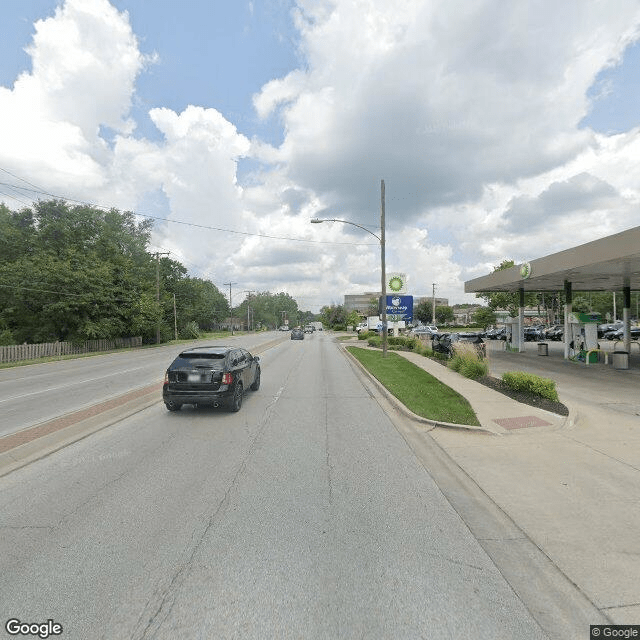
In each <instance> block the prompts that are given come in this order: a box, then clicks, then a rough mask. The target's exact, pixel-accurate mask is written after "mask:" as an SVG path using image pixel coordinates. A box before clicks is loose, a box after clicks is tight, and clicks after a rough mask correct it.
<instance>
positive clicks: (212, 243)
mask: <svg viewBox="0 0 640 640" xmlns="http://www.w3.org/2000/svg"><path fill="white" fill-rule="evenodd" d="M0 16H1V21H0V24H1V27H0V201H3V202H4V203H5V204H6V205H7V206H8V207H9V208H11V209H13V210H18V209H20V208H22V207H24V206H27V205H28V204H29V203H30V202H31V201H32V200H33V199H38V198H44V199H46V198H48V197H49V195H48V194H53V195H55V196H57V197H63V198H67V199H69V200H70V201H71V202H87V203H91V204H94V205H97V206H105V207H109V208H111V207H116V208H118V209H121V210H131V211H134V212H136V213H137V214H138V215H140V216H144V217H152V218H154V219H155V226H154V231H153V236H152V245H151V250H153V251H156V250H157V251H166V252H170V253H171V256H172V257H173V258H174V259H176V260H179V261H180V262H181V263H182V264H184V265H185V266H186V267H187V268H188V269H189V273H190V275H192V276H197V277H202V278H206V279H209V280H211V281H212V282H214V283H215V284H216V285H217V286H218V287H219V288H220V289H221V290H222V291H226V290H227V288H226V287H224V283H228V282H233V283H236V284H234V285H233V287H234V293H233V302H234V304H236V303H238V302H240V301H241V300H242V299H243V297H244V296H245V295H246V292H247V291H254V292H256V291H271V292H272V293H276V292H280V291H286V292H287V293H289V294H291V295H292V296H293V297H295V298H296V299H297V300H298V304H299V307H300V308H301V309H303V310H311V311H313V312H317V311H319V310H320V308H321V307H322V306H324V305H328V304H341V303H342V302H343V300H344V298H343V296H344V294H357V293H364V292H368V291H376V290H379V287H380V246H379V241H378V238H377V237H375V236H379V235H380V210H381V183H382V181H384V185H385V217H386V224H385V236H386V265H387V272H389V273H392V272H398V273H404V274H406V282H407V288H408V293H410V294H413V295H415V296H422V295H431V293H432V290H433V289H432V287H433V285H434V284H435V293H436V295H437V296H438V297H443V298H447V299H448V300H449V302H450V304H454V303H462V302H474V301H476V299H475V296H474V295H472V294H465V293H464V282H465V281H466V280H470V279H472V278H475V277H479V276H482V275H485V274H487V273H490V272H491V271H492V270H493V268H494V267H495V266H496V265H498V264H500V263H501V262H502V261H503V260H505V259H511V260H514V261H515V262H516V263H521V262H525V261H527V260H532V259H535V258H539V257H542V256H545V255H549V254H550V253H554V252H556V251H561V250H563V249H567V248H569V247H572V246H576V245H578V244H582V243H584V242H589V241H591V240H595V239H597V238H600V237H603V236H607V235H610V234H613V233H617V232H619V231H623V230H624V229H628V228H631V227H635V226H638V225H640V208H639V202H640V43H639V39H640V4H639V3H638V0H608V1H607V2H606V3H605V2H601V1H600V0H565V1H564V2H562V3H558V2H557V1H555V0H554V1H551V0H529V1H523V2H517V3H505V2H502V1H500V0H477V1H474V2H469V1H464V0H396V1H395V2H393V3H389V2H388V1H387V0H384V1H383V0H252V1H247V0H236V1H235V2H228V1H221V0H181V1H180V2H175V1H169V0H111V1H109V0H4V1H3V2H2V4H1V5H0ZM316 217H317V218H337V219H341V220H346V221H348V222H351V223H353V224H342V223H338V222H334V223H332V222H325V223H323V224H310V220H311V218H316ZM354 225H360V226H363V227H365V228H366V229H368V230H369V232H368V233H367V232H366V231H363V230H362V229H360V228H358V227H356V226H354Z"/></svg>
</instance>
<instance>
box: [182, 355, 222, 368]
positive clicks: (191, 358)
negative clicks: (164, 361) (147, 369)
mask: <svg viewBox="0 0 640 640" xmlns="http://www.w3.org/2000/svg"><path fill="white" fill-rule="evenodd" d="M225 356H226V354H224V353H181V354H180V355H179V356H178V357H177V358H176V359H175V361H174V363H173V365H172V367H184V366H190V367H211V368H212V369H222V368H223V366H224V359H225Z"/></svg>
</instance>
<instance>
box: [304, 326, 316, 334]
mask: <svg viewBox="0 0 640 640" xmlns="http://www.w3.org/2000/svg"><path fill="white" fill-rule="evenodd" d="M315 330H316V328H315V327H312V326H311V325H310V324H308V325H307V326H306V327H305V328H304V332H305V333H313V332H314V331H315Z"/></svg>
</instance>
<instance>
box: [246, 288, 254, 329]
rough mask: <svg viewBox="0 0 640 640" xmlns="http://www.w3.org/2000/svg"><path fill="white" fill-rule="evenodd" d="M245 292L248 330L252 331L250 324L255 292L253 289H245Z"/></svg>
mask: <svg viewBox="0 0 640 640" xmlns="http://www.w3.org/2000/svg"><path fill="white" fill-rule="evenodd" d="M245 293H246V294H247V331H251V327H250V325H249V323H250V321H251V304H250V302H251V294H252V293H253V291H245Z"/></svg>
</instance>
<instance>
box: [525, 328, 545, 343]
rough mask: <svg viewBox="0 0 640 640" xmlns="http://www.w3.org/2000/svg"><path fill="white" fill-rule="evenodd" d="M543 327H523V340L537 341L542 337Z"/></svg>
mask: <svg viewBox="0 0 640 640" xmlns="http://www.w3.org/2000/svg"><path fill="white" fill-rule="evenodd" d="M543 331H544V329H543V327H540V326H537V325H532V326H529V327H525V328H524V340H525V342H538V340H542V339H543V338H544V333H543Z"/></svg>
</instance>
